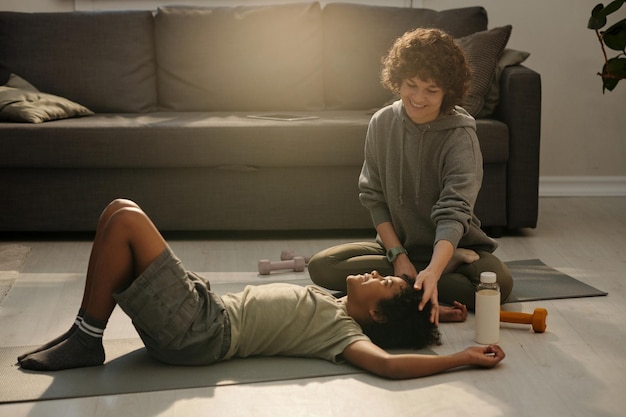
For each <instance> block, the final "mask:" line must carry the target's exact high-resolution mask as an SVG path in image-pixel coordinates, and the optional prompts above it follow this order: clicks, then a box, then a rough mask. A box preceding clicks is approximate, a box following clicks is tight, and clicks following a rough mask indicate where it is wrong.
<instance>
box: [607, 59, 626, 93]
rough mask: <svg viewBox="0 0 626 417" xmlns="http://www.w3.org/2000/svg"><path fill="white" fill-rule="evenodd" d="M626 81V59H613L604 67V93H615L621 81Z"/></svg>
mask: <svg viewBox="0 0 626 417" xmlns="http://www.w3.org/2000/svg"><path fill="white" fill-rule="evenodd" d="M623 79H626V58H611V59H609V61H608V66H607V64H604V66H603V67H602V92H604V91H605V90H609V91H613V89H614V88H615V87H616V86H617V83H619V82H620V80H623Z"/></svg>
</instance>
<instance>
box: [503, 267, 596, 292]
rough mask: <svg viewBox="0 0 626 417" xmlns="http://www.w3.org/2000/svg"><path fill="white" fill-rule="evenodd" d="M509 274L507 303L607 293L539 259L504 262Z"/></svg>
mask: <svg viewBox="0 0 626 417" xmlns="http://www.w3.org/2000/svg"><path fill="white" fill-rule="evenodd" d="M505 263H506V265H507V266H508V268H509V270H510V271H511V275H513V291H512V293H511V295H510V296H509V299H508V300H507V303H517V302H522V301H537V300H554V299H561V298H579V297H596V296H602V295H607V293H606V292H604V291H600V290H598V289H597V288H594V287H592V286H591V285H588V284H585V283H584V282H581V281H579V280H577V279H575V278H572V277H571V276H569V275H567V274H564V273H562V272H560V271H557V270H556V269H554V268H551V267H549V266H548V265H546V264H544V263H543V262H542V261H540V260H539V259H525V260H520V261H509V262H505Z"/></svg>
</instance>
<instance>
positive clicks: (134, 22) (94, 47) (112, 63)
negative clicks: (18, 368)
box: [0, 11, 156, 113]
mask: <svg viewBox="0 0 626 417" xmlns="http://www.w3.org/2000/svg"><path fill="white" fill-rule="evenodd" d="M153 27H154V22H153V18H152V13H151V12H149V11H124V12H95V13H92V12H84V13H83V12H76V13H13V12H0V70H1V71H3V72H5V73H6V72H11V73H14V74H17V75H19V76H20V77H22V78H24V79H26V80H27V81H28V82H30V83H31V84H33V85H34V86H35V87H36V88H37V89H39V90H40V91H42V92H45V93H50V94H55V95H58V96H62V97H65V98H67V99H70V100H72V101H75V102H77V103H80V104H82V105H84V106H86V107H88V108H89V109H91V110H92V111H94V112H104V113H108V112H145V111H149V110H152V109H154V108H155V106H156V71H155V65H154V37H153V30H154V28H153Z"/></svg>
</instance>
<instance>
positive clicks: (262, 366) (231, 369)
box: [0, 259, 607, 403]
mask: <svg viewBox="0 0 626 417" xmlns="http://www.w3.org/2000/svg"><path fill="white" fill-rule="evenodd" d="M506 264H507V266H508V267H509V269H510V270H511V273H512V275H513V280H514V288H513V293H512V294H511V296H510V297H509V300H508V302H509V303H511V302H522V301H533V300H547V299H560V298H577V297H593V296H602V295H606V294H607V293H606V292H604V291H600V290H598V289H596V288H594V287H592V286H590V285H587V284H585V283H583V282H581V281H579V280H577V279H574V278H572V277H571V276H569V275H567V274H564V273H562V272H560V271H557V270H555V269H553V268H551V267H549V266H547V265H545V264H544V263H543V262H541V261H540V260H539V259H529V260H522V261H510V262H506ZM252 275H255V274H251V277H250V280H247V279H244V280H241V281H238V282H224V281H222V282H215V283H213V284H212V287H213V290H214V291H215V292H217V293H219V294H223V293H226V292H234V291H239V290H241V289H242V288H243V287H244V286H245V285H247V284H254V285H259V284H266V283H270V282H281V281H282V280H283V278H281V276H280V275H278V274H277V275H272V276H269V277H264V278H263V279H259V278H258V277H255V276H252ZM287 282H291V283H294V284H298V285H309V284H311V282H310V280H309V279H308V277H306V278H304V277H303V278H302V279H300V278H295V279H294V278H293V276H290V278H289V279H288V280H287ZM31 348H33V347H5V348H0V403H7V402H22V401H40V400H51V399H61V398H77V397H88V396H96V395H114V394H127V393H136V392H148V391H161V390H170V389H185V388H199V387H206V388H207V389H211V387H216V386H222V385H234V384H246V383H255V382H270V381H288V380H296V379H307V378H316V377H324V376H341V375H351V374H358V373H362V372H363V371H361V370H359V369H357V368H355V367H352V366H350V365H348V364H342V365H335V364H332V363H330V362H327V361H323V360H318V359H306V358H286V357H272V358H248V359H234V360H231V361H226V362H221V363H218V364H215V365H212V366H207V367H174V366H167V365H163V364H161V363H160V362H157V361H156V360H154V359H152V358H151V357H150V356H149V355H148V354H147V352H146V351H145V349H144V348H143V345H142V343H141V340H140V339H119V340H107V341H105V349H106V352H107V362H106V364H105V366H100V367H94V368H81V369H70V370H66V371H59V372H49V373H38V372H29V371H23V370H22V369H20V368H19V366H17V365H16V358H17V356H18V355H19V354H21V353H23V352H25V351H28V350H30V349H31ZM421 352H422V353H430V354H433V353H434V352H432V351H430V350H424V351H421Z"/></svg>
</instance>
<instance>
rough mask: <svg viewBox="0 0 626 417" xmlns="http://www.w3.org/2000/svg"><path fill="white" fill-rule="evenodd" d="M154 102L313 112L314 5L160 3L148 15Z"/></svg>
mask: <svg viewBox="0 0 626 417" xmlns="http://www.w3.org/2000/svg"><path fill="white" fill-rule="evenodd" d="M155 39H156V45H157V46H156V53H157V66H158V70H157V75H158V89H159V104H160V105H161V106H162V107H163V108H165V109H167V110H187V111H190V110H204V111H235V110H238V111H254V110H319V109H321V108H322V107H323V105H324V103H323V100H324V96H323V91H324V90H323V75H322V45H323V33H322V11H321V7H320V5H319V3H317V2H315V3H308V4H290V5H272V6H246V7H243V6H242V7H162V8H160V9H159V10H158V12H157V14H156V16H155Z"/></svg>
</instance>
